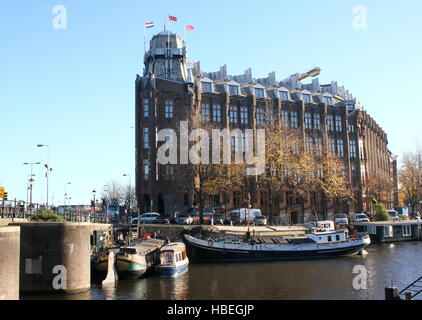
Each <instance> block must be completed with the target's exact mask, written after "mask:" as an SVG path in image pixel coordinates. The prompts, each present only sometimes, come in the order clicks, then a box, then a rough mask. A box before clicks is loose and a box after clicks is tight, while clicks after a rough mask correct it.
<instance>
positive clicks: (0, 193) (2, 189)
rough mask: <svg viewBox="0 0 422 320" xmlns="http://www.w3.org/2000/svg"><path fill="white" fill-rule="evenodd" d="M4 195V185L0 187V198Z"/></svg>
mask: <svg viewBox="0 0 422 320" xmlns="http://www.w3.org/2000/svg"><path fill="white" fill-rule="evenodd" d="M3 197H4V187H0V199H1V198H3Z"/></svg>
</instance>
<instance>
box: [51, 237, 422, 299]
mask: <svg viewBox="0 0 422 320" xmlns="http://www.w3.org/2000/svg"><path fill="white" fill-rule="evenodd" d="M366 251H367V252H368V254H367V255H363V256H359V255H355V256H350V257H342V258H336V259H326V260H314V261H286V262H268V263H244V264H236V263H232V264H229V263H226V264H224V263H223V264H191V265H190V266H189V270H188V272H187V273H185V274H184V275H181V276H179V277H176V278H160V277H158V276H149V277H147V278H145V279H138V280H119V281H118V283H117V285H116V286H111V287H101V285H93V287H92V289H91V290H90V291H88V292H85V293H80V294H75V295H67V296H45V297H43V298H44V299H94V300H103V299H136V300H150V299H151V300H155V299H166V300H171V299H174V300H186V299H206V300H212V299H235V300H244V299H266V300H268V299H275V300H279V299H324V300H325V299H365V300H367V299H384V288H385V287H386V286H389V285H390V284H391V281H392V280H394V281H395V282H394V283H395V285H396V286H397V287H398V288H399V289H400V288H404V287H405V286H407V285H408V284H410V283H411V282H413V281H414V280H415V279H416V278H418V277H419V276H421V275H422V272H421V270H420V262H421V261H422V242H409V243H396V244H395V245H393V246H391V245H390V244H384V245H383V244H372V245H370V246H369V247H368V248H367V249H366ZM356 265H363V266H364V267H365V268H366V271H367V279H368V282H367V289H366V290H365V289H363V290H356V289H354V288H353V279H354V277H355V276H356V274H354V273H353V268H354V267H355V266H356Z"/></svg>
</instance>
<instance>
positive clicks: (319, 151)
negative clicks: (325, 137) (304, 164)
mask: <svg viewBox="0 0 422 320" xmlns="http://www.w3.org/2000/svg"><path fill="white" fill-rule="evenodd" d="M315 153H316V155H317V156H322V139H321V138H315Z"/></svg>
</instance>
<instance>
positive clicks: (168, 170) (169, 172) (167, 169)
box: [164, 164, 174, 175]
mask: <svg viewBox="0 0 422 320" xmlns="http://www.w3.org/2000/svg"><path fill="white" fill-rule="evenodd" d="M164 167H165V171H164V172H165V174H167V175H172V174H174V166H172V165H171V164H166V165H165V166H164Z"/></svg>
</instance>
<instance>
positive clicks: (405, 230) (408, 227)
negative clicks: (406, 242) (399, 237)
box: [402, 226, 412, 237]
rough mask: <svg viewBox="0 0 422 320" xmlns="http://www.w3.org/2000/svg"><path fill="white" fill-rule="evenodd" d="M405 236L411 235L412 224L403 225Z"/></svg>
mask: <svg viewBox="0 0 422 320" xmlns="http://www.w3.org/2000/svg"><path fill="white" fill-rule="evenodd" d="M402 232H403V237H409V236H411V235H412V228H411V226H402Z"/></svg>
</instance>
